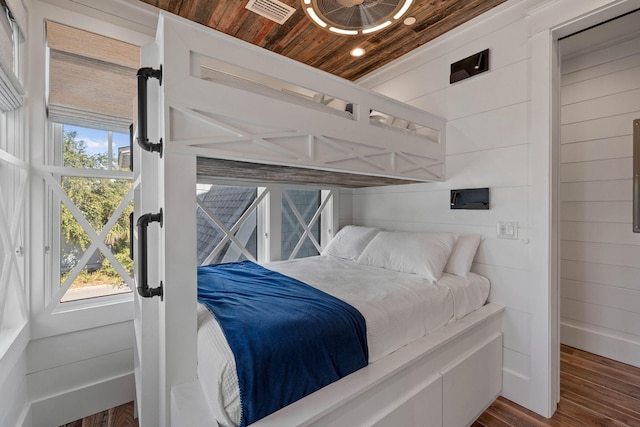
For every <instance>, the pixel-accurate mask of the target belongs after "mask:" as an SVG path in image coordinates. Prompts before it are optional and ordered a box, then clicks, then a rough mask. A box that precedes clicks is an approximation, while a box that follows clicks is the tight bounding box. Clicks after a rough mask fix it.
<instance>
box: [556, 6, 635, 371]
mask: <svg viewBox="0 0 640 427" xmlns="http://www.w3.org/2000/svg"><path fill="white" fill-rule="evenodd" d="M635 15H638V13H636V14H635ZM638 31H640V26H638V25H637V21H636V34H635V37H634V38H632V39H630V40H625V41H621V42H619V43H616V44H613V45H610V46H606V47H603V48H600V49H598V50H596V51H592V52H589V53H583V54H579V55H577V56H576V55H573V56H571V57H570V58H568V59H565V60H564V61H563V62H562V79H561V82H562V90H561V103H562V110H561V123H562V126H561V140H562V145H561V170H560V179H561V184H560V202H561V203H560V219H561V251H560V257H561V265H560V272H561V281H560V290H561V308H560V315H561V341H562V342H563V343H565V344H568V345H571V346H574V347H578V348H581V349H584V350H587V351H590V352H593V353H597V354H600V355H603V356H606V357H610V358H613V359H617V360H620V361H622V362H625V363H628V364H631V365H635V366H640V330H639V329H638V325H640V234H634V233H633V232H632V229H631V212H632V205H631V203H632V192H631V189H632V166H633V164H632V156H633V136H632V132H633V131H632V129H633V125H632V121H633V119H640V37H638V33H637V32H638ZM569 40H570V39H567V41H569ZM561 47H562V44H561Z"/></svg>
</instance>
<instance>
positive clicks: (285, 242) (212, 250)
mask: <svg viewBox="0 0 640 427" xmlns="http://www.w3.org/2000/svg"><path fill="white" fill-rule="evenodd" d="M197 198H198V201H197V203H198V206H197V224H198V230H197V232H198V264H199V265H206V264H219V263H227V262H237V261H243V260H251V261H254V262H266V261H276V260H280V259H294V258H303V257H309V256H314V255H319V254H320V252H321V251H322V245H323V244H325V242H326V241H328V240H329V239H330V238H331V234H332V230H331V224H332V222H333V211H332V209H333V191H331V190H323V189H315V188H283V187H282V186H280V185H275V184H268V185H266V186H260V187H257V186H228V185H218V184H205V183H199V184H198V188H197ZM271 230H279V231H280V232H277V233H272V232H271Z"/></svg>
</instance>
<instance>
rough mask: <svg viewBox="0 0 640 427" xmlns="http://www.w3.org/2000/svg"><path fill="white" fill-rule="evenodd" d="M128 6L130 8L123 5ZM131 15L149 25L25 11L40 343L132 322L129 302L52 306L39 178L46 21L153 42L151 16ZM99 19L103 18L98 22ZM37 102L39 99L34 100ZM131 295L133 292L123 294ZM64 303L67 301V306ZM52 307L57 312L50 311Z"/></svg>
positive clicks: (34, 292)
mask: <svg viewBox="0 0 640 427" xmlns="http://www.w3.org/2000/svg"><path fill="white" fill-rule="evenodd" d="M123 7H128V6H123ZM131 12H132V14H133V16H136V17H138V18H140V19H141V20H142V21H143V22H146V23H148V25H146V26H144V27H140V25H139V24H135V23H134V22H133V21H131V20H130V19H124V18H117V17H113V16H111V15H108V14H107V13H106V12H104V11H102V10H97V11H96V14H95V15H91V16H90V15H86V14H84V13H82V12H80V11H79V10H78V9H73V8H64V7H61V6H57V5H54V4H50V3H45V2H36V3H34V4H32V7H31V9H30V11H29V37H28V38H27V40H26V46H27V48H26V51H25V52H26V53H27V57H28V58H27V60H28V61H29V65H30V66H29V68H27V69H25V73H26V80H25V81H27V82H28V89H29V94H30V99H31V100H32V102H30V103H29V104H28V106H27V109H28V116H29V118H30V122H29V124H30V126H29V140H30V141H31V147H30V148H31V149H30V163H31V169H32V171H33V173H34V178H33V179H32V183H31V189H30V193H31V195H30V199H29V200H30V206H31V212H32V213H33V214H32V216H31V219H30V228H29V229H30V231H31V233H30V245H29V249H28V251H29V259H30V260H31V262H30V265H31V268H30V272H29V274H30V282H29V283H30V284H31V301H30V304H31V312H32V317H31V338H32V339H38V338H43V337H48V336H52V335H57V334H65V333H71V332H75V331H81V330H86V329H89V328H95V327H103V326H107V325H113V324H117V323H122V322H127V321H131V320H133V298H131V297H128V298H126V300H117V299H115V300H114V299H112V298H97V299H94V300H86V301H88V303H87V304H83V305H76V304H72V305H71V306H70V305H67V306H63V307H59V306H60V304H59V303H58V304H52V302H51V296H52V295H51V290H52V287H51V284H52V283H51V277H50V274H49V272H50V271H51V268H52V263H53V262H55V260H53V257H52V254H51V250H52V241H51V233H50V231H51V230H49V229H48V228H47V227H48V224H47V215H48V212H49V210H48V204H49V203H50V200H49V194H48V192H47V190H46V184H45V182H44V180H43V179H41V175H42V174H43V173H44V172H43V171H45V170H46V168H47V167H49V166H48V165H51V160H52V159H51V158H50V156H51V153H50V151H51V150H50V145H51V144H50V133H51V129H50V122H49V120H48V118H47V115H46V113H47V112H46V108H45V102H44V101H45V100H46V98H47V77H46V70H47V69H48V65H47V64H48V61H47V46H46V31H45V25H46V22H47V21H55V22H59V23H62V24H64V25H68V26H72V27H76V28H78V29H82V30H85V31H89V32H93V33H97V34H100V35H103V36H106V37H110V38H113V39H117V40H122V41H124V42H127V43H130V44H133V45H136V46H143V45H146V44H148V43H150V42H153V40H154V35H155V27H154V25H153V22H154V18H153V16H152V15H147V14H145V13H142V12H140V11H138V10H137V9H135V8H131ZM100 16H102V19H101V18H100ZM38 100H40V101H38ZM127 295H131V294H127ZM67 304H68V303H67ZM54 308H55V310H54Z"/></svg>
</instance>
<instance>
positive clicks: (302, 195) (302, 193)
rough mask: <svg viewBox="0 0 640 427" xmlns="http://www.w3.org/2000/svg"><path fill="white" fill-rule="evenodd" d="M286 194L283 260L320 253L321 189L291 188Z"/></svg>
mask: <svg viewBox="0 0 640 427" xmlns="http://www.w3.org/2000/svg"><path fill="white" fill-rule="evenodd" d="M282 196H283V197H282V238H281V241H282V249H281V251H282V259H293V258H304V257H309V256H314V255H319V254H320V251H321V248H320V222H319V221H318V220H317V216H318V215H319V214H320V212H318V208H319V207H320V204H321V200H320V199H321V194H320V190H307V189H302V190H301V189H287V190H284V192H283V193H282Z"/></svg>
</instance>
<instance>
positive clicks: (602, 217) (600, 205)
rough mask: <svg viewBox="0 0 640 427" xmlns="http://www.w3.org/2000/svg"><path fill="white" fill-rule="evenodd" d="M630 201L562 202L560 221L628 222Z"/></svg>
mask: <svg viewBox="0 0 640 427" xmlns="http://www.w3.org/2000/svg"><path fill="white" fill-rule="evenodd" d="M631 208H632V202H631V201H620V202H563V203H562V206H561V208H560V211H561V212H562V216H561V217H560V221H592V222H609V223H611V222H620V223H624V224H628V223H629V212H631Z"/></svg>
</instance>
